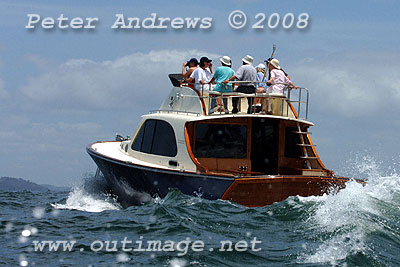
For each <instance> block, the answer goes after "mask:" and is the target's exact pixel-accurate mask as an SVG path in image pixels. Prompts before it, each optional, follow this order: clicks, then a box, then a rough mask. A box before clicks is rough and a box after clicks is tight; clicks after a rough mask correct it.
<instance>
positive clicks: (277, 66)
mask: <svg viewBox="0 0 400 267" xmlns="http://www.w3.org/2000/svg"><path fill="white" fill-rule="evenodd" d="M270 64H271V65H272V66H274V67H275V68H276V69H278V70H280V69H281V67H280V66H279V60H277V59H276V58H273V59H271V61H270Z"/></svg>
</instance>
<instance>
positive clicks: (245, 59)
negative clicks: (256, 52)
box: [242, 55, 253, 64]
mask: <svg viewBox="0 0 400 267" xmlns="http://www.w3.org/2000/svg"><path fill="white" fill-rule="evenodd" d="M242 61H243V62H244V63H247V64H253V57H252V56H249V55H246V56H245V57H244V58H242Z"/></svg>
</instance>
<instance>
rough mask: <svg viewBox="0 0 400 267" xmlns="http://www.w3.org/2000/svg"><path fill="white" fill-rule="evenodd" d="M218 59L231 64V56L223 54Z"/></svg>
mask: <svg viewBox="0 0 400 267" xmlns="http://www.w3.org/2000/svg"><path fill="white" fill-rule="evenodd" d="M219 61H221V62H222V63H223V64H225V65H228V66H231V65H232V61H231V58H230V57H228V56H223V57H221V58H220V59H219Z"/></svg>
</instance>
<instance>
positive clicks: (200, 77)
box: [188, 57, 213, 91]
mask: <svg viewBox="0 0 400 267" xmlns="http://www.w3.org/2000/svg"><path fill="white" fill-rule="evenodd" d="M211 62H212V60H211V59H209V58H207V57H202V58H201V59H200V68H197V69H195V70H194V71H193V72H192V74H191V75H190V79H188V82H189V83H194V89H196V90H198V91H202V89H206V90H207V89H208V88H209V85H208V83H209V82H210V81H211V79H212V75H213V71H212V63H211Z"/></svg>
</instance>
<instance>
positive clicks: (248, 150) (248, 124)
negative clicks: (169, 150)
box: [191, 120, 251, 159]
mask: <svg viewBox="0 0 400 267" xmlns="http://www.w3.org/2000/svg"><path fill="white" fill-rule="evenodd" d="M198 124H220V125H241V126H245V127H246V141H245V144H246V151H245V153H246V157H244V158H232V157H206V158H210V159H211V158H215V159H249V158H250V154H251V148H250V147H249V146H250V141H251V136H250V134H251V120H250V122H249V121H248V120H244V121H237V122H226V121H222V120H204V121H196V122H194V123H193V141H192V148H191V149H192V153H193V155H194V157H196V158H204V157H201V156H199V155H196V138H197V136H196V135H197V131H196V126H197V125H198Z"/></svg>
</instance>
